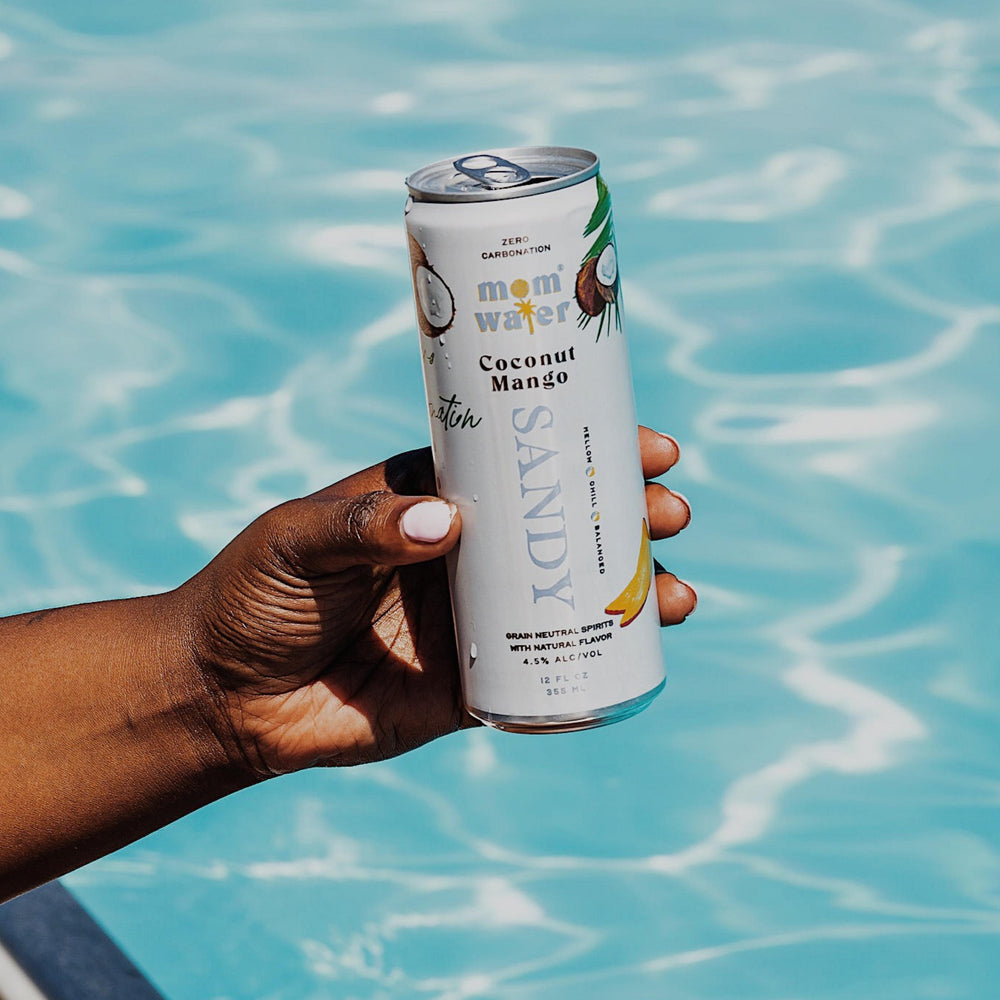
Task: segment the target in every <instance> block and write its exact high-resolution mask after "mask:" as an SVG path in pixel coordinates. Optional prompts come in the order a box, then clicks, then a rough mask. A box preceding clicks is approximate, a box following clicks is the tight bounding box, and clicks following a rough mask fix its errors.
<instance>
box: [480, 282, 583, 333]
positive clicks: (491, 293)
mask: <svg viewBox="0 0 1000 1000" xmlns="http://www.w3.org/2000/svg"><path fill="white" fill-rule="evenodd" d="M561 292H562V284H561V282H560V281H559V274H558V273H557V272H556V271H552V272H551V273H550V274H538V275H536V276H535V277H534V278H532V280H531V284H530V285H529V284H528V282H527V281H525V279H524V278H516V279H515V280H514V281H512V282H511V283H510V288H509V289H508V287H507V283H506V282H505V281H481V282H480V283H479V301H480V302H506V301H508V299H510V298H514V299H515V300H517V301H515V302H514V308H513V309H506V310H498V311H496V312H477V313H476V322H477V323H478V324H479V329H480V331H481V332H482V333H486V332H487V331H492V332H494V333H496V332H497V331H498V330H501V329H502V330H522V329H524V326H525V325H527V327H528V332H529V333H534V332H535V323H537V324H538V325H539V326H549V325H550V324H551V323H565V322H566V313H567V311H568V310H569V308H570V306H571V305H572V304H573V300H572V299H566V300H564V301H562V302H557V303H556V304H555V305H554V306H539V305H535V303H534V302H533V301H532V300H531V299H529V298H528V294H529V293H531V294H533V295H534V296H535V298H541V297H542V296H543V295H557V294H559V293H561ZM501 317H502V318H501Z"/></svg>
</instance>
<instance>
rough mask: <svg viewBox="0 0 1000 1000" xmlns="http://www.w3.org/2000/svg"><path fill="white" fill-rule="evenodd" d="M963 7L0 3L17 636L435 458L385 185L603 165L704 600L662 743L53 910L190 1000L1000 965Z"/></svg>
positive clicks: (701, 994)
mask: <svg viewBox="0 0 1000 1000" xmlns="http://www.w3.org/2000/svg"><path fill="white" fill-rule="evenodd" d="M998 52H1000V14H998V13H997V10H996V7H995V5H994V4H991V3H987V2H986V0H953V2H950V3H948V4H947V5H944V4H939V3H932V2H930V0H922V2H896V0H856V2H854V0H812V2H810V3H809V4H807V5H803V4H799V3H792V2H790V0H784V2H782V0H755V2H749V0H718V2H715V3H704V2H694V0H672V2H670V3H657V2H654V0H647V2H639V0H623V2H622V3H618V4H613V5H608V4H605V3H598V2H596V0H577V2H575V3H573V4H567V3H558V2H554V0H532V2H530V3H529V2H527V0H510V2H508V3H504V4H499V5H493V4H483V3H480V2H479V0H435V2H431V0H410V2H408V3H403V2H401V0H370V2H368V3H365V4H346V3H340V4H337V3H332V4H331V3H320V2H318V0H300V2H296V3H283V2H279V0H172V2H170V3H166V2H163V0H159V2H152V0H151V2H147V3H125V2H124V0H92V2H88V3H85V4H81V3H75V2H70V0H32V2H31V3H28V2H26V0H17V2H13V3H3V4H0V613H4V614H6V613H14V612H17V611H21V610H25V609H28V608H35V607H40V606H44V605H52V604H60V603H66V602H72V601H81V600H94V599H98V598H105V597H115V596H126V595H131V594H140V593H149V592H152V591H155V590H158V589H166V588H170V587H173V586H175V585H176V584H177V583H179V582H180V581H182V580H183V579H186V578H187V577H188V576H190V575H191V574H193V573H194V572H195V571H196V570H197V569H198V568H199V567H200V566H201V565H203V563H204V562H205V561H206V560H207V559H208V558H209V557H210V556H211V555H212V554H214V552H216V551H217V550H218V549H219V548H220V547H221V546H222V545H223V544H224V543H225V542H226V541H227V540H228V539H229V538H230V537H232V535H233V534H234V533H235V532H237V531H238V530H239V529H240V528H241V527H242V526H243V525H245V524H246V523H247V522H248V521H249V520H250V519H252V518H253V517H254V516H255V515H256V514H258V513H259V512H261V511H263V510H265V509H266V508H268V507H269V506H271V505H273V504H275V503H277V502H279V501H281V500H283V499H285V498H287V497H289V496H293V495H298V494H301V493H303V492H305V491H308V490H311V489H314V488H317V487H319V486H321V485H323V484H325V483H327V482H330V481H333V480H335V479H337V478H340V477H341V476H343V475H345V474H346V473H348V472H350V471H353V470H354V469H357V468H360V467H362V466H365V465H368V464H371V463H372V462H375V461H377V460H379V459H381V458H382V457H384V456H386V455H389V454H392V453H394V452H397V451H400V450H403V449H407V448H411V447H415V446H418V445H421V444H423V443H424V442H425V441H426V439H427V427H426V417H425V408H424V404H423V396H422V387H421V384H420V376H419V367H418V364H417V354H416V351H417V348H416V333H415V324H414V320H413V312H412V310H413V306H412V301H411V292H410V289H409V270H408V266H407V263H406V257H405V246H404V243H403V236H402V218H401V214H402V203H403V188H402V178H403V176H404V175H405V174H406V173H408V172H410V171H411V170H413V169H415V168H416V167H418V166H421V165H423V164H424V163H427V162H430V161H432V160H436V159H439V158H441V157H444V156H447V155H449V154H457V153H460V152H465V151H469V150H474V149H480V148H484V147H490V146H507V145H517V144H530V143H557V144H566V145H577V146H584V147H588V148H592V149H595V150H597V151H598V152H599V153H600V154H601V156H602V160H603V170H604V174H605V176H606V178H607V180H608V182H609V184H610V185H611V189H612V193H613V196H614V199H615V211H616V224H617V232H618V240H619V251H620V257H621V264H622V271H623V274H624V275H625V279H626V284H625V302H626V316H627V323H628V335H629V339H630V344H631V350H632V355H633V363H634V368H635V373H636V388H637V398H638V408H639V412H640V415H641V417H642V419H643V420H644V422H646V423H649V424H651V425H654V426H656V427H658V428H660V429H663V430H668V431H670V432H671V433H673V434H674V435H675V436H676V437H677V438H678V439H679V440H680V442H681V445H682V449H683V461H682V463H681V465H680V466H679V467H678V469H677V470H676V471H675V472H672V473H671V474H670V475H669V478H668V482H669V483H670V485H672V486H674V487H676V488H677V489H680V490H682V491H683V492H685V493H686V494H687V495H688V496H689V497H690V498H691V500H692V503H693V505H694V508H695V516H694V521H693V523H692V525H691V527H690V528H689V529H688V530H687V531H686V532H684V534H683V535H682V536H680V537H678V538H677V539H674V540H670V541H666V542H661V543H657V545H656V554H657V557H658V558H659V559H660V561H661V562H663V563H664V564H665V565H667V566H668V567H670V568H671V569H674V570H675V571H676V572H677V573H678V574H679V575H680V576H682V577H684V578H686V579H689V580H691V581H692V582H693V584H694V585H695V586H696V587H697V589H698V592H699V595H700V604H699V608H698V611H697V613H696V614H695V615H694V616H693V617H692V618H691V619H690V620H689V621H688V622H687V623H686V624H685V625H684V626H683V627H682V628H678V629H672V630H669V631H668V632H666V633H665V634H664V640H663V641H664V649H665V654H666V658H667V664H668V684H667V689H666V691H665V692H664V694H663V695H661V697H660V698H659V699H658V700H657V701H656V702H654V703H653V705H652V706H651V707H650V708H649V709H648V710H647V711H646V712H644V713H643V714H642V715H640V716H637V717H636V718H634V719H632V720H630V721H628V722H625V723H622V724H621V725H616V726H612V727H608V728H606V729H602V730H596V731H592V732H586V733H580V734H574V735H568V736H561V737H550V738H530V737H521V736H511V735H506V734H502V733H496V732H487V731H476V732H469V733H463V734H459V735H455V736H451V737H449V738H447V739H445V740H442V741H439V742H438V743H436V744H434V745H432V746H429V747H426V748H424V749H422V750H420V751H418V752H416V753H413V754H411V755H409V756H407V757H405V758H401V759H398V760H394V761H391V762H387V763H384V764H380V765H375V766H368V767H363V768H358V769H354V770H345V771H334V770H330V771H324V772H313V773H306V774H300V775H296V776H292V777H288V778H285V779H282V780H279V781H274V782H270V783H268V784H266V785H264V786H261V787H258V788H254V789H252V790H250V791H247V792H244V793H241V794H239V795H237V796H235V797H233V798H231V799H229V800H226V801H223V802H220V803H218V804H216V805H214V806H212V807H210V808H207V809H204V810H202V811H200V812H199V813H197V814H195V815H192V816H190V817H188V818H186V819H184V820H182V821H180V822H178V823H176V824H174V825H173V826H171V827H169V828H168V829H166V830H163V831H161V832H160V833H157V834H155V835H153V836H151V837H149V838H147V839H145V840H144V841H142V842H140V843H138V844H136V845H134V846H132V847H130V848H128V849H126V850H123V851H121V852H120V853H118V854H117V855H115V856H113V857H111V858H108V859H105V860H103V861H100V862H98V863H95V864H93V865H91V866H89V867H88V868H86V869H84V870H82V871H80V872H78V873H76V874H74V875H73V876H71V877H70V878H68V879H67V884H68V885H69V886H70V887H71V888H72V890H73V891H74V892H75V893H76V894H77V895H78V896H79V898H80V899H81V900H82V901H83V902H84V903H85V905H86V906H87V907H89V908H90V910H91V911H92V912H93V913H94V914H95V915H96V916H97V917H98V919H100V920H101V921H102V923H103V924H104V926H105V927H106V928H107V929H108V931H109V933H111V934H112V935H113V936H114V937H115V938H116V939H117V940H118V941H119V942H120V943H121V944H122V945H123V946H124V947H125V948H126V950H127V951H128V952H129V954H130V955H131V956H132V957H133V959H134V960H135V961H136V962H137V963H138V964H139V965H140V966H141V967H142V968H143V969H144V970H145V972H146V973H147V974H148V975H149V976H150V977H151V979H152V980H153V981H154V982H155V983H156V984H157V986H158V987H159V988H160V989H161V990H162V991H163V992H164V993H165V995H166V996H167V997H169V998H170V1000H223V998H225V1000H250V998H254V1000H265V998H266V1000H292V998H296V1000H301V998H314V1000H319V998H327V997H329V998H333V997H338V998H339V997H351V998H359V1000H360V998H365V1000H369V998H370V1000H375V998H379V1000H383V998H412V997H429V998H439V1000H458V998H464V997H474V996H475V997H478V996H482V997H494V998H518V1000H521V998H524V1000H527V998H535V997H538V998H542V997H544V998H546V1000H552V998H567V1000H569V998H572V1000H588V998H605V997H628V998H630V1000H638V998H647V997H648V998H653V997H656V998H659V997H664V996H669V997H677V998H691V1000H695V998H697V1000H730V998H739V1000H791V998H809V1000H842V998H845V997H852V998H856V997H872V998H878V1000H921V998H927V1000H951V998H977V1000H978V998H991V997H994V996H996V995H997V994H996V991H997V986H996V983H997V977H998V974H1000V942H998V940H997V936H998V934H1000V848H998V843H1000V817H998V807H1000V746H998V736H997V733H998V727H997V722H996V719H997V712H998V710H1000V681H998V674H997V669H996V667H997V649H998V648H1000V643H998V640H1000V634H998V632H1000V629H998V624H997V623H998V615H997V613H996V610H995V605H996V600H997V598H998V596H1000V588H998V571H1000V528H998V517H997V511H998V507H1000V465H998V462H997V458H996V454H997V446H996V432H997V426H998V416H1000V404H998V399H997V397H998V392H997V389H998V385H1000V340H998V330H1000V277H998V275H1000V268H998V246H1000V236H998V233H1000V228H998V226H1000V58H998V56H997V53H998Z"/></svg>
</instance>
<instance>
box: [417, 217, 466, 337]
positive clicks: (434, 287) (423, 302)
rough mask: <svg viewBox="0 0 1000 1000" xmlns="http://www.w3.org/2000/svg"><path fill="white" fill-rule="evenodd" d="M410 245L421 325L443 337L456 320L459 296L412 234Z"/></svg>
mask: <svg viewBox="0 0 1000 1000" xmlns="http://www.w3.org/2000/svg"><path fill="white" fill-rule="evenodd" d="M409 247H410V269H411V271H412V274H413V290H414V292H415V293H416V298H417V325H418V326H419V327H420V332H421V333H422V334H424V335H425V336H427V337H440V336H441V334H442V333H444V332H445V331H446V330H448V329H450V327H451V324H452V323H454V322H455V297H454V296H453V295H452V294H451V289H450V288H449V287H448V284H447V282H446V281H445V280H444V278H442V277H441V275H440V274H438V273H437V271H435V270H434V268H433V267H431V265H430V262H429V261H428V260H427V255H426V254H425V253H424V249H423V247H422V246H421V245H420V244H419V243H418V242H417V241H416V240H415V239H414V238H413V237H412V236H410V239H409Z"/></svg>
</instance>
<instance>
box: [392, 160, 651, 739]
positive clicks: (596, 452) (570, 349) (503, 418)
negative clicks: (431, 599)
mask: <svg viewBox="0 0 1000 1000" xmlns="http://www.w3.org/2000/svg"><path fill="white" fill-rule="evenodd" d="M406 183H407V187H408V188H409V194H410V196H409V198H408V199H407V202H406V211H405V217H406V230H407V234H408V245H409V252H410V264H411V272H412V277H413V286H414V296H415V300H416V313H417V326H418V328H419V340H420V345H421V360H422V366H423V374H424V387H425V389H426V393H427V405H428V413H429V419H430V428H431V443H432V450H433V454H434V466H435V472H436V476H437V486H438V492H439V494H440V495H441V496H443V497H446V498H447V499H449V500H451V501H452V502H454V503H455V504H456V505H457V506H458V508H459V510H460V511H461V514H462V537H461V541H460V542H459V545H458V547H457V548H456V550H455V551H454V552H452V553H451V554H450V556H449V557H448V574H449V584H450V587H451V599H452V609H453V613H454V619H455V634H456V641H457V645H458V659H459V664H460V670H461V674H462V690H463V695H464V698H465V703H466V707H467V708H468V711H469V712H470V713H471V714H472V715H474V716H475V717H476V718H478V719H480V720H482V721H483V722H484V723H486V724H487V725H490V726H493V727H495V728H497V729H504V730H507V731H511V732H522V733H547V732H569V731H572V730H576V729H588V728H591V727H594V726H601V725H607V724H608V723H611V722H617V721H619V720H620V719H624V718H627V717H628V716H631V715H634V714H635V713H636V712H638V711H640V710H641V709H643V708H644V707H645V706H646V705H647V704H648V703H649V702H650V701H651V700H652V699H653V698H654V697H655V696H656V695H657V694H658V693H659V692H660V690H661V689H662V687H663V684H664V668H663V656H662V650H661V646H660V631H659V612H658V608H657V602H656V595H655V590H656V588H655V585H653V565H652V555H651V552H650V544H649V530H648V515H647V511H646V500H645V491H644V483H643V477H642V470H641V464H640V459H639V452H638V439H637V433H636V417H635V400H634V396H633V390H632V378H631V371H630V366H629V358H628V352H627V349H626V343H625V337H624V330H623V323H622V297H621V278H620V275H619V274H618V255H617V248H616V244H615V233H614V222H613V219H612V214H611V199H610V195H609V193H608V188H607V185H606V184H605V183H604V180H603V179H602V178H601V176H600V173H599V162H598V158H597V156H596V155H595V154H594V153H591V152H589V151H587V150H582V149H570V148H563V147H554V146H534V147H519V148H513V149H500V150H492V151H489V152H485V153H473V154H469V155H467V156H461V157H459V158H457V159H455V160H442V161H440V162H438V163H433V164H430V165H429V166H426V167H423V168H422V169H420V170H417V171H416V172H415V173H414V174H412V175H411V176H409V177H408V178H407V180H406ZM650 595H652V596H650Z"/></svg>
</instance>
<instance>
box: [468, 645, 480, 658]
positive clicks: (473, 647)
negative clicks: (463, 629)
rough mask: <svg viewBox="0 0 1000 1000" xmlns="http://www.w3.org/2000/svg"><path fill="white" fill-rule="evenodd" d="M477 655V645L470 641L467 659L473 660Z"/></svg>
mask: <svg viewBox="0 0 1000 1000" xmlns="http://www.w3.org/2000/svg"><path fill="white" fill-rule="evenodd" d="M478 655H479V647H478V646H477V645H476V644H475V643H472V645H471V646H469V659H470V660H474V659H475V658H476V657H477V656H478Z"/></svg>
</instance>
